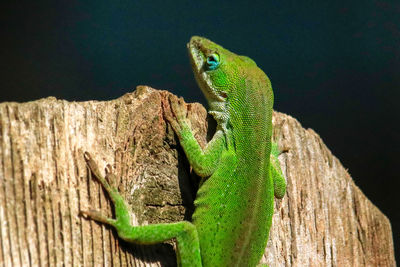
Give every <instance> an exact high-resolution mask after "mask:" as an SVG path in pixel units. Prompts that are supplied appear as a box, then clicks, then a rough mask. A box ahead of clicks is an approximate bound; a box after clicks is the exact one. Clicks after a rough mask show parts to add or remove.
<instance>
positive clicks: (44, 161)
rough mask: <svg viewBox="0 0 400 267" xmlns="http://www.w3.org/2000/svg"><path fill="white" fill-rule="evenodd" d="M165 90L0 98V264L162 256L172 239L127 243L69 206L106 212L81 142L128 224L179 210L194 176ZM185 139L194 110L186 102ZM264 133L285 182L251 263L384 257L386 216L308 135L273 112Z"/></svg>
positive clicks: (159, 261)
mask: <svg viewBox="0 0 400 267" xmlns="http://www.w3.org/2000/svg"><path fill="white" fill-rule="evenodd" d="M168 94H169V93H168V92H166V91H157V90H154V89H151V88H148V87H144V86H141V87H138V89H137V90H136V91H135V92H134V93H131V94H126V95H124V96H122V97H121V98H119V99H116V100H112V101H106V102H98V101H88V102H67V101H63V100H57V99H55V98H52V97H49V98H46V99H41V100H38V101H33V102H29V103H21V104H19V103H3V104H0V265H1V266H49V265H50V266H64V265H65V266H99V265H103V264H105V265H107V266H174V265H175V264H176V263H175V253H174V250H173V243H172V242H171V243H169V244H168V243H167V244H161V245H155V246H137V245H131V244H127V243H125V242H122V241H120V240H119V239H118V237H117V235H116V233H115V231H114V230H112V229H111V228H109V227H105V226H103V225H99V224H97V223H95V222H93V221H90V220H86V219H84V218H83V217H81V216H80V215H79V211H80V210H82V209H89V208H93V209H99V210H102V211H103V212H104V213H106V214H108V215H109V216H112V209H111V205H110V201H109V199H108V196H107V195H106V194H105V192H104V190H102V188H101V187H100V185H99V183H98V182H97V181H96V180H95V179H93V178H91V177H90V174H89V173H88V170H87V167H86V166H85V162H84V159H83V156H82V154H83V151H89V152H91V154H92V155H93V156H94V158H95V160H96V161H97V162H98V164H99V166H100V167H103V166H106V164H107V163H109V164H111V166H112V167H113V169H114V172H115V173H116V175H117V177H120V178H119V179H118V180H117V181H115V185H116V186H118V188H119V190H120V192H121V193H122V194H123V195H124V196H125V198H126V199H127V201H128V202H129V203H130V205H131V207H132V214H133V216H132V221H133V223H134V224H136V225H138V224H147V223H157V222H172V221H180V220H183V219H190V215H191V213H192V211H193V210H192V208H193V207H192V201H193V198H194V196H195V190H196V186H194V185H193V184H196V183H195V181H196V177H195V176H194V175H192V174H191V172H190V167H189V166H188V164H187V162H186V159H185V157H184V155H183V153H182V151H181V149H180V148H179V144H178V143H177V141H176V139H175V136H174V133H173V131H172V129H171V128H170V127H169V126H168V125H167V124H166V122H165V120H164V117H163V111H162V108H163V103H164V106H165V107H166V108H169V107H168V101H167V100H166V99H167V95H168ZM187 107H188V116H189V119H190V120H191V122H192V127H193V129H195V131H196V133H197V138H198V139H199V140H200V142H201V143H202V144H204V143H205V140H206V132H207V123H206V111H205V109H204V108H203V107H202V106H201V105H200V104H188V105H187ZM274 126H275V128H274V139H275V140H276V141H277V142H278V143H279V146H280V148H281V149H282V150H284V153H282V154H281V156H280V160H281V164H282V168H283V172H284V175H285V177H286V180H287V183H288V187H287V193H286V195H285V197H284V198H283V200H278V201H277V202H276V204H275V215H274V219H273V227H272V230H271V233H270V240H269V242H268V247H267V249H266V253H265V256H264V257H263V259H262V262H263V263H268V264H269V265H270V266H395V260H394V251H393V241H392V232H391V227H390V223H389V221H388V219H387V218H386V217H385V216H384V215H383V214H382V213H381V212H380V211H379V210H378V209H377V208H376V207H375V206H374V205H373V204H372V203H371V202H370V201H369V200H368V199H367V198H366V197H365V196H364V194H363V193H362V192H361V191H360V190H359V189H358V187H357V186H356V185H355V184H354V182H353V181H352V179H351V177H350V176H349V174H348V173H347V172H346V170H345V169H344V168H343V166H342V165H341V164H340V162H339V160H338V159H336V158H335V157H334V156H333V155H332V154H331V152H330V151H329V149H328V148H327V147H326V146H325V145H324V144H323V142H322V140H321V139H320V138H319V136H318V135H317V134H316V133H315V132H314V131H312V130H310V129H308V130H305V129H303V128H302V127H301V125H300V124H299V123H298V122H297V121H296V120H295V119H293V118H292V117H290V116H287V115H285V114H282V113H278V112H275V114H274Z"/></svg>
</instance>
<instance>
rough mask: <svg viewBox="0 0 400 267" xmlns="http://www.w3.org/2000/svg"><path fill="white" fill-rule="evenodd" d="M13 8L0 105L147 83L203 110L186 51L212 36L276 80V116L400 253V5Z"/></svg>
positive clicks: (111, 94) (101, 96) (0, 28)
mask: <svg viewBox="0 0 400 267" xmlns="http://www.w3.org/2000/svg"><path fill="white" fill-rule="evenodd" d="M8 2H10V3H8V4H7V3H6V2H2V4H1V5H0V70H1V71H0V101H18V102H24V101H28V100H35V99H38V98H42V97H46V96H56V97H57V98H62V99H67V100H89V99H96V100H107V99H113V98H117V97H119V96H121V95H122V94H124V93H126V92H129V91H132V90H133V89H134V88H135V86H136V85H139V84H145V85H150V86H152V87H155V88H159V89H168V90H170V91H172V92H173V93H175V94H178V95H181V96H183V97H184V98H185V100H186V101H188V102H193V101H198V102H201V103H203V104H205V100H204V98H203V96H202V94H201V92H200V90H199V89H198V88H197V85H196V84H195V81H194V78H193V75H192V73H191V68H190V65H189V60H188V57H187V52H186V43H187V42H188V40H189V38H190V36H192V35H201V36H205V37H208V38H209V39H211V40H213V41H215V42H217V43H219V44H221V45H223V46H224V47H226V48H228V49H230V50H232V51H233V52H236V53H239V54H243V55H247V56H249V57H251V58H252V59H254V60H255V61H256V62H257V63H258V65H259V66H260V67H261V68H262V69H263V70H264V71H265V72H266V73H267V74H268V75H269V77H270V79H271V81H272V85H273V88H274V91H275V99H276V104H275V109H276V110H278V111H281V112H284V113H287V114H290V115H292V116H293V117H295V118H297V119H298V120H299V121H300V122H301V123H302V125H303V126H304V127H306V128H308V127H310V128H313V129H314V130H315V131H316V132H317V133H319V134H320V136H321V137H322V138H323V140H324V142H325V143H326V144H327V146H328V147H329V148H330V149H331V150H332V152H333V154H335V155H336V156H337V157H338V158H339V159H340V160H341V162H342V163H343V165H344V166H345V167H346V168H348V169H349V172H350V174H351V175H352V177H353V179H354V180H355V182H356V184H357V185H358V186H359V187H360V188H361V189H362V191H363V192H364V193H365V194H366V195H367V197H368V198H369V199H370V200H371V201H372V202H373V203H375V204H376V205H377V206H378V207H379V209H381V210H382V211H383V212H384V213H385V214H386V215H387V216H388V217H389V219H390V220H391V223H392V227H393V235H394V239H395V247H396V248H397V249H398V248H399V247H400V244H399V241H400V240H399V236H400V225H399V224H400V216H399V206H400V205H399V204H400V201H399V197H400V193H399V192H398V191H399V178H400V177H399V174H398V172H397V170H398V166H399V161H400V157H399V152H400V149H399V138H400V129H399V128H400V127H399V115H400V108H399V104H398V101H399V96H400V93H399V88H400V75H399V70H400V2H399V1H368V0H367V1H366V0H363V1H360V0H355V1H349V2H343V3H341V1H284V2H285V3H281V2H283V1H279V3H278V1H262V3H260V4H257V3H256V2H257V1H249V3H251V4H249V3H247V2H246V1H243V2H242V3H241V2H239V1H226V2H225V4H220V3H218V2H217V1H114V2H113V1H84V2H85V3H83V2H82V1H80V2H78V1H68V2H66V1H65V2H64V3H63V1H49V3H44V2H40V1H39V2H36V1H32V2H31V3H29V4H25V3H21V2H18V3H16V1H8ZM140 2H142V3H140ZM168 2H170V3H171V4H168ZM111 3H112V4H111ZM172 3H173V4H172ZM228 3H229V4H228ZM396 167H397V168H396ZM397 259H399V254H398V253H397Z"/></svg>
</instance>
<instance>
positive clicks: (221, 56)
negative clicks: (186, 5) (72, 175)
mask: <svg viewBox="0 0 400 267" xmlns="http://www.w3.org/2000/svg"><path fill="white" fill-rule="evenodd" d="M188 50H189V55H190V59H191V63H192V68H193V72H194V75H195V77H196V80H197V83H198V85H199V87H200V88H201V90H202V91H203V93H204V95H205V96H206V98H207V100H208V103H209V113H210V114H211V115H212V116H213V117H214V118H215V120H216V121H217V123H218V126H217V129H216V133H215V134H214V137H213V138H212V140H211V141H210V142H209V143H208V144H207V146H206V148H205V149H202V148H201V147H200V145H199V144H198V142H197V140H196V139H195V138H194V135H193V133H192V130H191V128H190V124H189V123H188V122H187V120H186V114H185V113H184V111H183V110H184V109H183V107H182V105H183V101H182V100H181V99H178V98H176V97H174V96H171V97H170V99H169V101H170V104H171V109H172V113H171V111H167V110H165V116H166V118H167V120H168V121H169V123H170V124H171V126H172V128H173V129H174V131H175V133H176V134H177V136H178V138H179V141H180V144H181V146H182V148H183V150H184V151H185V154H186V156H187V158H188V160H189V162H190V165H191V166H192V167H193V170H194V171H195V172H196V173H197V174H198V175H199V176H201V177H202V181H201V183H200V184H201V186H200V188H199V190H198V192H197V198H196V200H195V207H196V209H195V212H194V214H193V221H192V222H187V221H183V222H177V223H170V224H154V225H146V226H132V225H131V224H130V222H129V221H130V217H129V212H128V211H129V209H128V207H127V205H126V204H125V202H124V200H123V198H122V197H121V196H120V194H119V193H118V191H117V189H115V188H113V187H111V186H110V185H109V184H108V183H107V180H106V179H105V178H103V177H102V176H101V175H100V173H99V171H98V168H97V165H96V164H95V163H94V162H93V160H92V159H91V157H90V155H89V154H88V153H85V159H86V161H87V163H88V165H89V167H90V169H91V170H92V172H93V173H94V175H95V176H96V177H98V179H99V181H100V182H101V184H102V185H103V186H104V188H105V189H106V190H107V192H108V193H109V195H110V197H111V199H112V201H113V202H114V205H115V213H116V219H111V218H106V217H105V216H103V215H101V214H100V213H99V212H95V211H84V212H82V213H83V214H85V215H87V216H88V217H90V218H92V219H94V220H96V221H99V222H102V223H106V224H109V225H112V226H113V227H115V229H116V230H117V232H118V235H119V236H120V237H121V238H122V239H124V240H127V241H129V242H134V243H138V244H155V243H159V242H163V241H166V240H169V239H172V238H176V241H177V261H178V265H179V266H203V267H214V266H256V265H257V264H258V262H259V261H260V259H261V257H262V255H263V253H264V250H265V247H266V245H267V240H268V233H269V230H270V228H271V223H272V215H273V207H274V195H275V197H278V198H282V197H283V195H284V194H285V190H286V183H285V179H284V177H283V175H282V171H281V168H280V165H279V161H278V158H277V157H278V154H279V151H278V148H277V145H276V144H274V143H272V142H271V133H272V123H271V119H272V106H273V92H272V87H271V83H270V81H269V79H268V77H267V75H265V74H264V72H263V71H262V70H261V69H259V68H258V67H257V65H256V64H255V62H254V61H253V60H251V59H250V58H248V57H245V56H239V55H236V54H234V53H232V52H230V51H228V50H226V49H224V48H223V47H221V46H219V45H217V44H215V43H213V42H211V41H210V40H207V39H205V38H202V37H197V36H194V37H192V38H191V40H190V42H189V44H188ZM107 175H108V176H111V175H112V174H111V173H110V172H108V173H107ZM109 179H112V177H110V178H109Z"/></svg>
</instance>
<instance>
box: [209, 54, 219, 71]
mask: <svg viewBox="0 0 400 267" xmlns="http://www.w3.org/2000/svg"><path fill="white" fill-rule="evenodd" d="M206 63H207V69H208V70H215V69H216V68H218V66H219V63H220V61H219V55H218V54H217V53H213V54H211V55H209V56H208V57H207V61H206Z"/></svg>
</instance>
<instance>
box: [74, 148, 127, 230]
mask: <svg viewBox="0 0 400 267" xmlns="http://www.w3.org/2000/svg"><path fill="white" fill-rule="evenodd" d="M84 158H85V160H86V164H87V165H88V167H89V169H90V171H91V173H92V174H93V175H94V176H95V177H96V178H97V180H98V181H99V182H100V184H101V185H102V186H103V188H104V189H105V190H106V191H107V193H108V195H109V196H110V198H111V201H112V202H113V204H114V207H115V217H116V219H112V218H108V217H106V216H104V215H103V214H101V213H100V212H99V211H95V210H89V211H81V214H82V215H83V216H85V217H87V218H90V219H92V220H95V221H98V222H101V223H105V224H108V225H112V226H114V227H116V228H117V225H119V226H121V225H130V215H129V208H128V206H127V204H126V203H125V200H124V199H123V197H122V196H121V195H120V194H119V192H118V190H117V189H116V188H115V187H113V186H111V185H110V184H109V182H112V181H115V175H114V174H113V173H112V171H111V166H110V165H107V167H106V168H105V172H106V176H105V177H103V175H102V174H101V173H100V171H99V168H98V166H97V163H96V162H95V161H94V160H93V158H92V156H91V155H90V154H89V152H85V153H84ZM117 230H118V229H117Z"/></svg>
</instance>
